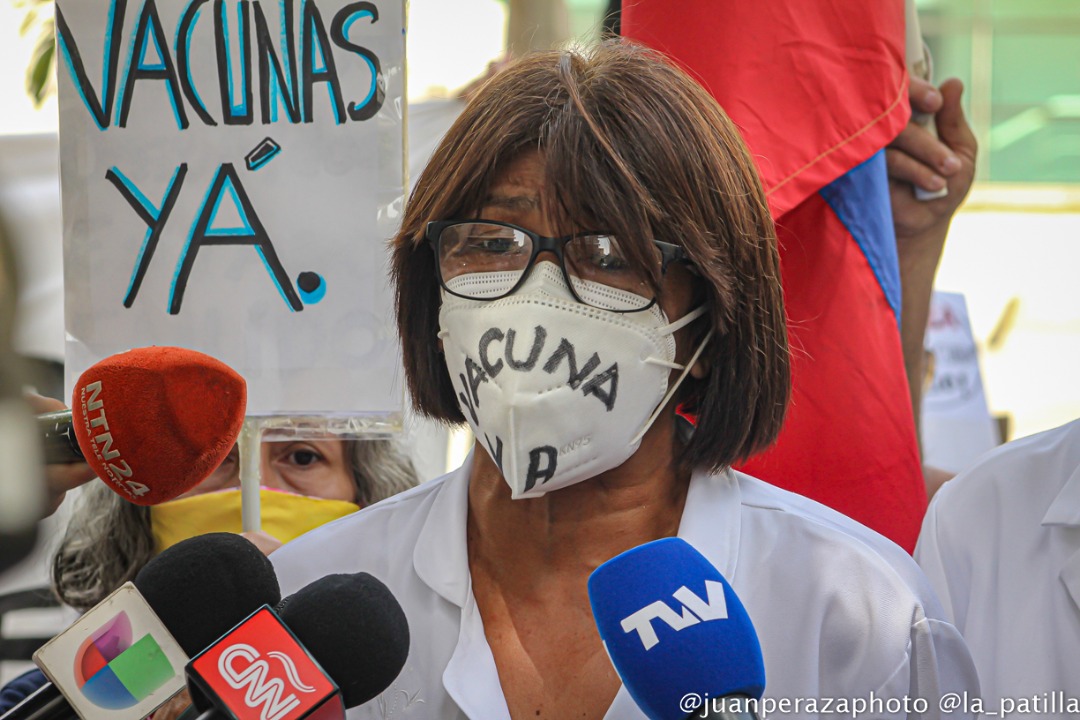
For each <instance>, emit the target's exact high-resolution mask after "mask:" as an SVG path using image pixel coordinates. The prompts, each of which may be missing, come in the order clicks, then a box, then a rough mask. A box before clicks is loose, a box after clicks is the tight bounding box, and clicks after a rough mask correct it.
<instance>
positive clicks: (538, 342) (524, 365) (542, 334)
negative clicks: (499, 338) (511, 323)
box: [506, 325, 547, 371]
mask: <svg viewBox="0 0 1080 720" xmlns="http://www.w3.org/2000/svg"><path fill="white" fill-rule="evenodd" d="M516 336H517V333H515V332H514V331H513V330H507V331H506V363H507V365H509V366H510V367H511V368H513V369H514V370H526V371H527V370H532V369H533V368H534V367H536V361H537V360H538V359H539V358H540V351H541V350H543V349H544V340H545V339H547V330H545V329H544V328H543V327H541V326H540V325H537V326H536V327H535V328H534V329H533V344H532V349H530V350H529V357H528V358H527V359H526V360H525V362H520V361H518V360H515V359H514V338H515V337H516Z"/></svg>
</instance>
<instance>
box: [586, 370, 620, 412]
mask: <svg viewBox="0 0 1080 720" xmlns="http://www.w3.org/2000/svg"><path fill="white" fill-rule="evenodd" d="M605 384H610V387H608V388H606V389H605V388H604V387H603V386H604V385H605ZM618 393H619V364H618V363H615V364H614V365H612V366H611V367H609V368H608V369H607V370H605V371H604V372H602V373H600V374H599V375H597V376H596V377H594V378H593V379H592V380H590V381H589V382H587V383H585V385H584V386H583V387H582V388H581V394H582V395H595V396H596V397H597V399H599V400H600V402H602V403H604V406H605V407H606V408H607V411H608V412H611V410H612V408H614V407H615V397H616V396H617V395H618Z"/></svg>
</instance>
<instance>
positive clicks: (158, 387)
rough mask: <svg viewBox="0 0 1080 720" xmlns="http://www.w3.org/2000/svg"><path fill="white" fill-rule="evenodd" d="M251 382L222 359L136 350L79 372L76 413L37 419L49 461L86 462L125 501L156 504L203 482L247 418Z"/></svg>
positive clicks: (160, 349) (182, 352)
mask: <svg viewBox="0 0 1080 720" xmlns="http://www.w3.org/2000/svg"><path fill="white" fill-rule="evenodd" d="M246 408H247V384H246V383H245V382H244V379H243V378H242V377H240V375H239V374H237V372H236V371H235V370H233V369H232V368H230V367H229V366H228V365H226V364H225V363H223V362H221V361H220V360H216V359H214V358H212V357H210V356H209V355H205V354H203V353H201V352H196V351H195V350H188V349H186V348H179V347H146V348H136V349H134V350H129V351H128V352H123V353H119V354H117V355H112V356H110V357H107V358H105V359H104V360H102V361H100V362H98V363H96V364H95V365H91V366H90V367H89V368H87V370H86V371H85V372H84V373H83V374H82V375H80V376H79V380H78V382H76V383H75V389H74V391H73V392H72V397H71V410H64V411H62V412H56V413H49V414H47V415H39V416H38V424H39V427H40V432H41V434H42V436H43V438H44V441H45V461H46V462H47V463H64V462H83V461H85V462H86V463H88V464H89V465H90V467H91V468H93V470H94V472H95V473H96V474H97V476H98V477H99V478H101V479H102V480H104V481H105V483H106V484H107V485H108V486H109V487H110V488H111V489H112V490H113V491H115V492H116V493H117V494H119V495H120V496H121V497H123V498H124V499H125V500H128V501H130V502H133V503H135V504H136V505H157V504H158V503H162V502H165V501H167V500H172V499H173V498H175V497H177V496H178V495H181V494H183V493H185V492H187V491H188V490H190V489H191V488H193V487H195V486H196V485H198V484H199V483H200V482H202V481H203V480H205V479H206V478H207V477H209V476H210V474H211V473H212V472H213V471H214V470H215V469H217V467H218V466H219V465H220V464H221V462H222V461H223V460H224V459H225V457H226V456H227V455H228V454H229V451H230V450H231V449H232V447H233V445H234V444H235V443H236V438H237V436H238V435H239V434H240V429H241V426H242V425H243V423H244V412H245V410H246Z"/></svg>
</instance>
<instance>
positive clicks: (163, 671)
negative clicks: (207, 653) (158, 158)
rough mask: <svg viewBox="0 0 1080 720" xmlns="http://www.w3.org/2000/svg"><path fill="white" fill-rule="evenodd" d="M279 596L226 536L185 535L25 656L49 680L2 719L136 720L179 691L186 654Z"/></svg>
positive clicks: (238, 540) (255, 555) (241, 543)
mask: <svg viewBox="0 0 1080 720" xmlns="http://www.w3.org/2000/svg"><path fill="white" fill-rule="evenodd" d="M280 600H281V590H280V588H279V587H278V582H277V576H276V575H275V574H274V568H273V566H272V565H271V564H270V561H269V560H268V559H267V558H266V556H265V555H263V554H262V552H260V551H259V549H258V548H256V547H255V546H254V545H253V544H252V543H251V542H249V541H248V540H246V539H244V538H242V537H240V536H239V535H234V534H231V533H210V534H207V535H200V536H198V537H194V538H191V539H189V540H185V541H183V542H181V543H177V544H176V545H174V546H172V547H170V548H168V549H166V550H165V551H164V552H162V553H161V554H159V555H157V556H156V557H154V558H153V559H152V560H150V562H149V563H147V564H146V566H145V567H143V569H142V570H141V571H140V572H139V574H138V575H136V577H135V581H134V583H125V584H124V585H122V586H121V587H120V588H119V589H118V590H117V591H116V592H114V593H113V594H112V595H110V596H109V597H107V598H105V599H104V600H102V601H101V602H100V603H98V604H97V605H95V606H94V607H93V608H91V609H90V610H88V611H87V612H86V613H84V614H83V616H82V617H81V618H79V620H78V621H76V622H75V624H73V625H72V626H71V627H69V628H68V629H67V630H65V631H64V632H62V633H60V634H59V635H57V636H56V637H55V638H53V639H52V640H50V641H49V642H48V643H46V644H45V645H44V646H42V648H41V649H39V650H38V651H37V652H36V653H34V662H36V663H37V664H38V667H40V668H41V670H42V672H44V673H45V675H46V676H48V678H49V679H50V680H51V681H52V682H51V683H49V684H47V685H45V686H43V687H41V688H40V689H38V690H37V691H36V692H35V693H33V694H32V695H30V696H28V697H27V698H25V699H24V700H23V701H22V702H21V703H19V704H18V705H16V706H15V707H14V708H12V709H11V710H9V711H8V712H7V713H5V714H4V716H3V718H2V720H61V719H63V720H68V719H69V718H77V717H82V718H83V719H84V720H97V719H98V718H100V719H102V720H104V719H105V718H113V719H116V720H138V719H139V718H142V717H145V716H146V715H147V714H148V713H150V712H153V711H154V710H155V709H157V708H158V707H160V706H161V705H162V704H163V703H164V702H165V701H166V700H168V699H169V698H170V697H172V696H173V695H175V694H176V693H177V692H178V691H180V690H182V689H183V688H184V666H185V665H186V664H187V662H188V658H189V657H190V656H192V655H196V654H198V653H199V652H200V651H202V649H203V648H205V647H207V646H208V645H210V644H211V643H212V642H213V641H214V640H216V639H217V638H218V637H220V636H221V635H222V634H224V633H225V632H227V631H228V630H229V629H230V628H232V627H234V626H235V625H236V624H237V623H238V622H240V621H241V620H243V619H244V618H245V617H247V616H248V615H250V614H251V612H252V611H253V610H255V609H256V608H258V607H260V606H262V605H265V604H270V603H277V602H280Z"/></svg>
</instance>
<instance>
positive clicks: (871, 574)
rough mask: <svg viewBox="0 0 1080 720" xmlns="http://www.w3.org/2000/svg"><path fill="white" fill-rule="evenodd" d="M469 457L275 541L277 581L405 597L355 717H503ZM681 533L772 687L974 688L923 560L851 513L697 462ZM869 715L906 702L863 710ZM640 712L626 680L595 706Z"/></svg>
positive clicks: (832, 693)
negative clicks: (476, 577)
mask: <svg viewBox="0 0 1080 720" xmlns="http://www.w3.org/2000/svg"><path fill="white" fill-rule="evenodd" d="M470 464H471V462H470V461H467V462H466V464H465V466H464V467H463V468H461V469H459V470H457V471H455V472H453V473H451V474H449V475H447V476H445V477H443V478H440V479H438V480H434V481H432V482H429V483H426V484H424V485H421V486H420V487H418V488H414V489H413V490H410V491H408V492H406V493H403V494H401V495H398V496H396V497H393V498H390V499H388V500H385V501H383V502H381V503H378V504H377V505H374V506H372V507H370V508H367V509H365V510H362V511H360V512H358V513H355V514H353V515H351V516H348V517H345V518H342V519H341V520H337V521H335V522H333V523H331V524H329V525H325V526H323V527H321V528H318V529H316V530H314V531H312V532H311V533H308V534H307V535H305V536H303V537H301V538H298V539H297V540H294V541H293V542H291V543H289V544H288V545H286V546H285V547H283V548H281V549H280V550H278V551H277V552H275V553H274V554H273V555H271V556H270V557H271V560H272V561H273V562H274V565H275V567H276V569H277V572H278V576H279V578H280V580H281V585H282V593H283V594H286V593H289V592H293V591H295V590H296V589H298V588H299V587H301V586H303V585H305V584H306V583H309V582H311V581H313V580H315V579H317V578H319V577H321V576H323V575H326V574H328V573H335V572H358V571H361V570H363V571H367V572H370V573H371V574H372V575H374V576H375V577H377V578H379V579H381V580H382V581H383V582H385V583H386V584H387V585H388V586H389V587H390V589H391V590H392V591H393V593H394V595H395V596H396V597H397V599H398V600H399V601H400V603H401V605H402V606H403V607H404V609H405V613H406V615H407V617H408V620H409V626H410V636H411V647H410V651H409V658H408V661H407V663H406V666H405V669H404V670H403V671H402V673H401V674H400V675H399V676H398V678H397V680H395V682H394V683H393V685H392V686H391V687H390V688H389V689H388V690H386V691H385V692H384V693H383V694H382V695H380V696H379V697H378V698H377V699H376V700H373V701H371V702H369V703H366V704H365V705H363V706H361V707H360V708H356V709H354V710H352V711H350V712H349V718H350V719H351V720H358V719H359V718H383V719H390V718H392V719H394V720H397V719H398V718H432V719H438V720H458V719H463V718H472V719H473V720H499V719H501V718H509V713H508V710H507V706H506V700H505V698H504V697H503V693H502V688H501V686H500V684H499V676H498V672H497V670H496V667H495V661H494V658H493V656H492V653H491V649H490V647H489V646H488V644H487V640H486V638H485V635H484V627H483V623H482V620H481V617H480V613H479V611H478V609H477V606H476V602H475V599H474V598H473V595H472V592H471V585H470V578H469V566H468V556H467V552H466V535H465V527H466V516H467V491H468V477H469V471H468V468H469V466H470ZM679 536H680V537H682V538H683V539H685V540H687V541H688V542H689V543H691V544H692V545H693V546H694V547H696V548H697V549H698V550H699V551H701V553H702V554H704V555H705V557H707V558H708V559H709V560H710V561H711V562H712V563H713V564H714V565H715V566H716V567H717V568H718V569H719V570H720V572H721V573H722V574H723V575H724V577H726V578H727V579H728V580H729V581H730V582H731V584H732V587H733V588H734V589H735V592H736V593H737V594H738V596H739V597H740V598H741V600H742V602H743V604H744V605H745V607H746V609H747V611H748V613H749V615H750V618H751V620H752V621H753V623H754V626H755V628H756V629H757V632H758V636H759V638H760V640H761V645H762V651H763V654H764V658H765V672H766V681H767V687H766V696H767V697H772V698H785V697H786V698H792V699H795V698H828V697H832V698H848V699H854V698H866V699H867V700H868V701H869V700H871V693H873V696H874V697H877V698H883V699H888V698H902V697H903V696H909V697H911V698H915V697H924V698H926V699H927V701H928V704H929V707H930V710H931V711H930V712H929V713H928V714H927V715H926V716H925V717H926V718H937V717H940V715H939V714H938V712H937V710H938V698H939V697H940V696H941V695H942V694H943V693H947V692H957V693H963V692H964V691H967V692H969V693H972V694H977V691H978V687H977V686H978V681H977V679H976V676H975V670H974V666H973V665H972V664H971V659H970V656H969V655H968V652H967V648H966V647H965V646H964V644H963V640H962V639H961V638H960V636H959V634H958V633H957V632H956V630H955V628H953V627H952V625H950V624H949V623H948V622H946V621H944V620H943V619H942V618H941V609H940V607H939V606H938V604H937V602H936V600H935V599H934V598H933V594H932V592H931V591H930V590H929V587H928V585H927V583H926V579H925V578H924V577H923V575H922V573H921V572H920V571H919V569H918V567H917V566H916V565H915V563H914V562H913V561H912V560H911V558H910V557H909V556H908V555H907V554H906V553H905V552H904V551H903V550H902V549H900V548H899V547H898V546H896V545H894V544H893V543H891V542H890V541H888V540H886V539H885V538H884V537H882V536H880V535H878V534H877V533H874V532H873V531H871V530H869V529H867V528H865V527H863V526H862V525H859V524H857V523H855V522H853V521H852V520H849V519H848V518H846V517H843V516H841V515H839V514H838V513H835V512H833V511H832V510H829V509H828V508H825V507H824V506H821V505H818V504H817V503H815V502H812V501H810V500H807V499H805V498H802V497H799V496H796V495H793V494H791V493H787V492H785V491H782V490H779V489H777V488H775V487H772V486H770V485H767V484H765V483H763V482H761V481H759V480H756V479H754V478H751V477H749V476H746V475H743V474H741V473H737V472H733V471H728V472H725V473H722V474H719V475H709V474H707V473H697V474H695V476H694V478H693V480H692V481H691V484H690V488H689V493H688V495H687V499H686V507H685V510H684V512H683V517H682V521H681V524H680V527H679ZM552 632H554V633H557V632H558V629H557V628H553V629H552ZM706 691H707V689H705V688H703V689H702V694H704V692H706ZM819 709H820V707H819ZM812 715H813V713H805V712H804V713H800V714H796V713H791V714H789V715H785V717H808V716H812ZM774 716H776V717H779V715H778V714H777V715H774ZM871 716H872V717H878V718H880V717H890V718H891V717H904V716H905V715H904V713H888V712H882V713H867V714H865V715H863V716H862V717H871ZM643 717H644V715H642V713H641V711H640V710H638V709H637V707H636V706H635V705H634V703H633V700H632V699H631V698H630V696H629V694H628V693H627V691H626V688H625V687H624V688H621V689H620V690H619V692H618V695H617V696H616V698H615V700H614V702H613V704H612V705H611V708H610V709H609V710H608V712H607V714H606V718H608V720H624V719H631V720H632V719H636V718H643ZM847 717H849V718H850V717H851V714H850V713H848V715H847ZM949 717H950V718H951V719H952V718H963V717H967V715H965V714H964V713H963V712H956V713H953V714H951V715H949Z"/></svg>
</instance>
